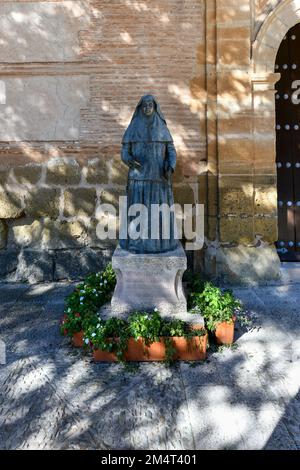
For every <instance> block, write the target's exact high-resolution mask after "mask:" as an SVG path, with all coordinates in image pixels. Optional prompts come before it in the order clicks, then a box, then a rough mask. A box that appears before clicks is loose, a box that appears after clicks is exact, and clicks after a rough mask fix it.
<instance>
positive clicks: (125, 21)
mask: <svg viewBox="0 0 300 470" xmlns="http://www.w3.org/2000/svg"><path fill="white" fill-rule="evenodd" d="M74 5H75V4H74V2H64V6H63V7H62V6H61V5H55V4H51V5H35V6H34V10H33V12H31V10H30V8H33V6H32V4H27V5H26V4H22V5H18V6H10V5H8V4H6V5H5V6H1V7H0V11H1V9H2V11H3V15H2V16H1V21H2V22H3V29H2V30H3V31H5V30H7V33H8V34H7V35H6V36H5V37H4V38H3V39H2V42H3V50H2V52H0V60H5V54H7V53H8V52H9V54H10V57H12V56H14V57H15V59H14V62H22V61H29V60H30V61H36V60H37V59H38V60H39V61H40V62H41V63H45V62H55V61H57V62H62V61H65V63H67V62H70V61H77V60H78V58H79V56H78V54H79V52H78V51H79V49H78V50H77V48H80V61H86V62H88V63H91V62H92V63H93V64H94V65H97V67H99V71H100V73H92V74H91V75H90V76H89V77H86V76H77V75H76V76H67V75H65V76H59V77H56V76H50V77H45V76H39V77H30V78H29V77H23V78H21V77H18V78H4V79H3V81H4V82H5V84H6V97H5V99H6V104H2V105H0V106H1V107H2V110H3V113H2V123H1V126H0V127H1V131H0V133H1V132H2V140H3V142H2V144H0V146H1V148H0V159H1V161H0V248H2V250H1V251H0V254H1V256H4V259H6V260H8V259H11V256H10V254H9V253H8V251H10V250H12V252H14V253H16V251H14V250H15V249H18V250H20V249H21V250H25V251H26V250H32V252H33V253H34V252H38V251H39V250H44V251H45V256H48V254H49V253H50V254H52V251H51V250H53V252H55V256H58V257H60V251H59V250H66V251H68V250H69V251H70V252H71V249H77V248H78V249H91V250H93V249H95V250H98V249H99V250H101V249H104V250H105V249H111V248H112V246H106V245H105V246H103V245H101V244H99V241H97V240H95V224H96V220H95V219H96V212H97V207H98V205H99V203H100V202H110V201H115V200H116V199H117V198H118V195H119V194H122V192H123V191H124V187H125V184H126V173H127V171H126V168H125V167H124V165H123V164H122V163H121V162H120V146H121V138H122V135H123V133H124V130H125V128H126V127H127V126H128V123H129V120H130V118H131V116H132V113H133V110H134V108H135V106H136V104H137V102H138V100H139V98H140V96H141V95H143V94H144V93H146V92H152V93H154V94H155V95H156V96H157V98H158V100H159V102H160V104H161V107H162V110H163V112H164V114H165V116H166V119H167V121H168V126H169V128H170V131H171V133H172V135H173V136H174V139H175V145H176V148H177V151H178V157H179V158H178V170H177V175H176V176H175V183H176V184H177V185H178V188H177V194H178V197H179V199H180V198H181V200H178V202H183V203H187V202H189V203H190V202H195V201H198V202H203V203H206V199H205V197H206V196H203V195H200V196H199V194H200V192H201V190H202V189H201V187H200V188H199V187H198V186H195V188H196V189H195V190H194V191H190V193H191V194H192V195H190V194H188V195H186V193H187V191H186V188H187V186H188V183H189V182H192V183H195V184H196V185H198V184H199V180H198V175H199V173H200V170H201V168H200V162H201V161H204V160H205V159H206V141H207V138H208V139H214V137H215V136H213V135H208V136H206V122H205V119H206V91H205V83H206V77H205V60H206V58H205V43H204V24H205V10H204V3H203V2H198V1H197V2H196V3H194V2H182V1H181V0H180V1H179V0H176V1H174V0H172V1H171V0H168V1H166V2H164V3H163V4H161V2H158V1H153V2H151V5H150V4H149V3H147V2H143V1H138V0H137V1H130V0H123V1H121V0H120V1H118V2H102V1H99V0H93V1H92V2H90V8H88V7H87V4H86V2H81V1H80V2H76V8H74ZM60 8H63V10H62V11H61V10H60ZM59 13H61V14H59ZM226 15H227V18H226V19H227V20H228V21H229V20H234V19H235V17H236V15H237V11H236V9H234V8H231V7H228V8H227V9H226ZM58 23H59V24H58ZM87 24H88V28H87ZM201 24H202V25H203V28H202V29H201V28H199V25H201ZM24 25H26V28H23V26H24ZM58 26H59V28H58ZM79 26H80V28H79ZM78 29H80V33H79V41H78ZM61 31H62V32H63V33H62V34H63V37H62V38H61V37H60V36H59V35H60V32H61ZM55 34H57V35H58V36H57V38H59V41H58V40H55V41H52V39H53V36H54V35H55ZM16 38H17V41H16ZM38 38H39V39H40V40H38ZM57 38H56V39H57ZM74 38H75V39H74ZM33 43H34V44H35V46H34V48H32V47H31V45H32V44H33ZM16 44H17V46H16ZM61 44H64V46H63V47H62V46H61ZM116 45H117V46H118V47H116ZM229 46H230V47H229ZM237 48H238V46H237V45H236V44H232V45H228V48H227V49H226V51H225V52H224V57H223V59H221V60H224V61H225V62H226V63H230V62H232V63H233V65H234V60H235V56H236V54H237V52H238V51H237ZM14 51H15V52H14ZM1 54H2V59H1ZM30 54H34V57H33V56H31V55H30ZM208 54H211V52H210V51H208ZM207 59H208V61H209V62H210V63H211V62H212V63H213V59H214V58H213V57H207ZM83 68H84V67H83ZM233 69H234V66H233ZM49 70H50V69H49ZM53 70H54V69H52V73H54V72H53ZM14 99H15V101H14ZM264 99H268V98H264ZM218 100H219V111H220V117H221V118H222V119H221V120H220V129H219V132H220V134H219V139H220V146H222V147H223V148H226V149H227V154H228V161H229V162H233V163H234V164H236V162H238V161H239V160H243V158H244V156H245V155H244V152H245V145H244V144H243V145H241V140H240V139H241V133H240V132H242V137H243V139H244V140H243V142H246V143H247V142H248V143H250V139H251V138H252V137H251V136H250V130H249V128H250V120H249V118H248V116H247V113H246V115H245V109H246V110H249V109H250V108H251V99H250V83H249V77H248V75H247V74H245V73H243V72H241V71H235V70H233V71H232V72H231V73H230V74H228V80H224V82H222V83H220V89H219V98H218ZM3 116H5V118H4V117H3ZM237 126H239V127H238V129H239V131H237ZM4 137H5V138H4ZM17 141H19V142H17ZM25 141H26V142H25ZM246 147H247V146H246ZM14 162H16V163H14ZM25 163H26V164H27V166H25ZM13 165H14V167H13V168H11V166H13ZM184 176H190V178H189V179H185V180H184V179H183V178H184ZM274 181H275V180H271V178H270V181H269V183H266V182H265V181H264V182H261V181H253V180H250V181H249V180H245V181H243V180H241V178H240V177H232V178H228V179H227V180H226V178H223V179H222V183H221V185H222V187H221V189H220V201H221V203H220V204H221V220H220V227H219V228H218V229H217V230H210V233H208V239H209V240H211V241H213V242H214V241H215V240H216V239H217V237H220V241H221V243H222V244H224V246H226V247H227V246H229V247H231V246H234V247H235V246H239V245H240V244H243V245H246V246H251V247H252V246H258V245H260V244H261V243H262V242H264V243H273V242H274V241H275V240H276V236H275V235H274V233H275V232H276V230H277V222H276V201H275V199H276V194H275V192H274V184H275V183H274ZM200 185H201V183H200ZM204 192H205V191H203V193H204ZM185 198H187V199H188V200H185ZM199 198H200V199H201V198H202V199H201V200H200V201H199ZM214 211H215V207H209V208H208V210H207V215H208V216H211V218H215V212H214ZM254 215H255V217H256V218H255V220H254V219H253V216H254ZM208 231H209V230H207V232H208ZM219 232H220V233H219ZM270 232H271V233H270ZM3 248H7V250H3ZM61 253H62V252H61ZM7 256H9V258H7ZM32 256H33V255H32ZM71 256H72V255H71V254H70V257H71ZM14 257H15V258H16V255H15V254H14ZM51 259H52V258H51ZM6 263H8V261H6ZM8 264H10V262H9V263H8ZM50 264H51V266H53V263H52V261H51V263H50ZM13 265H14V264H13ZM14 266H15V265H14ZM14 269H15V268H14ZM51 269H52V268H51ZM91 269H93V268H92V267H91ZM9 272H10V271H9V270H8V271H7V273H8V275H9ZM21 277H22V276H21ZM24 277H26V276H23V277H22V279H23V278H24ZM54 278H55V279H57V278H56V277H55V276H54ZM38 279H40V276H38ZM47 279H48V277H47ZM49 280H50V279H49Z"/></svg>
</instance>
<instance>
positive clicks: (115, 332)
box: [84, 310, 206, 364]
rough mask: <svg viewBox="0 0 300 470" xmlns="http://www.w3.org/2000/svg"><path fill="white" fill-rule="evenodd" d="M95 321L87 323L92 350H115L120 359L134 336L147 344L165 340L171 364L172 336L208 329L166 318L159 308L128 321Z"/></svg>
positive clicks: (87, 341)
mask: <svg viewBox="0 0 300 470" xmlns="http://www.w3.org/2000/svg"><path fill="white" fill-rule="evenodd" d="M90 320H92V321H93V323H92V324H86V325H85V329H84V343H85V345H86V346H88V347H91V348H92V349H100V350H102V351H107V352H111V353H115V354H116V357H117V359H118V360H119V361H124V354H125V352H126V351H127V349H128V341H129V339H130V338H133V339H134V340H135V341H138V340H139V339H140V338H141V339H143V340H144V342H145V345H146V346H150V345H151V344H153V343H155V342H159V341H164V344H165V349H166V358H165V362H167V363H169V364H170V363H171V362H173V360H174V357H175V352H176V350H175V348H174V345H173V342H172V337H175V336H183V337H185V338H186V339H192V338H193V337H197V336H198V337H199V336H204V335H206V330H204V329H201V330H193V329H191V326H190V325H189V324H188V323H187V322H184V321H181V320H173V321H170V320H166V319H163V318H162V317H161V316H160V314H159V312H158V311H156V310H155V311H153V312H134V313H132V314H131V315H130V316H129V317H128V319H127V320H122V319H118V318H110V319H108V320H101V319H98V321H97V322H96V323H95V318H94V317H93V318H90Z"/></svg>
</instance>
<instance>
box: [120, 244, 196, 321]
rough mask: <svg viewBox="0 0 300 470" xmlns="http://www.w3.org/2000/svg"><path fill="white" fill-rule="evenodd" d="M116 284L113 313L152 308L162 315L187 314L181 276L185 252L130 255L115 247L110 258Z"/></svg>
mask: <svg viewBox="0 0 300 470" xmlns="http://www.w3.org/2000/svg"><path fill="white" fill-rule="evenodd" d="M112 266H113V269H114V270H115V272H116V275H117V286H116V289H115V292H114V295H113V298H112V301H111V307H112V312H113V314H127V313H130V312H132V311H134V310H139V311H141V310H153V309H154V308H155V307H156V308H157V309H158V310H159V312H160V313H161V314H162V316H170V315H171V316H173V315H179V316H180V318H181V317H184V316H185V315H186V313H187V304H186V297H185V295H184V292H183V288H182V276H183V273H184V272H185V270H186V268H187V259H186V254H185V252H184V250H183V248H182V246H180V248H178V249H177V250H174V251H171V252H167V253H159V254H132V253H129V252H128V251H125V250H122V249H121V248H120V247H118V248H117V249H116V250H115V252H114V255H113V258H112Z"/></svg>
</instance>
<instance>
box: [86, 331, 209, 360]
mask: <svg viewBox="0 0 300 470" xmlns="http://www.w3.org/2000/svg"><path fill="white" fill-rule="evenodd" d="M166 344H167V345H170V346H171V347H172V352H171V357H169V359H170V360H171V361H175V360H180V361H203V360H205V359H206V345H207V334H204V335H203V336H195V337H194V338H191V339H186V338H184V337H176V336H174V337H171V336H164V337H160V338H159V341H155V342H154V343H151V344H149V345H147V344H146V342H145V340H144V339H143V338H139V339H138V340H135V339H133V338H129V340H128V343H127V350H126V352H125V353H124V359H125V361H128V362H162V361H166V359H167V354H168V349H167V348H168V346H166ZM93 357H94V361H96V362H116V361H117V360H118V358H117V356H116V354H115V353H109V352H107V351H102V350H101V349H94V351H93Z"/></svg>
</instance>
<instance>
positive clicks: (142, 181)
mask: <svg viewBox="0 0 300 470" xmlns="http://www.w3.org/2000/svg"><path fill="white" fill-rule="evenodd" d="M122 161H123V162H124V163H125V164H126V165H127V166H128V167H129V172H128V183H127V207H128V210H129V209H130V207H131V206H132V205H134V204H143V205H144V206H145V207H146V208H147V210H148V222H147V223H148V228H149V231H148V237H139V238H138V239H133V238H131V237H130V236H129V237H127V238H126V239H125V238H124V239H120V246H121V248H123V249H125V250H127V251H129V252H131V253H163V252H168V251H173V250H175V249H177V248H178V246H179V241H178V239H177V237H176V221H175V214H174V212H173V211H169V214H168V216H167V217H168V219H169V220H167V221H166V220H165V219H164V218H166V216H165V214H164V215H163V216H162V215H161V213H160V221H159V222H160V228H159V231H158V236H155V237H153V236H151V235H152V233H153V232H151V227H150V225H151V218H152V219H153V217H151V215H153V214H154V207H155V210H157V206H158V205H159V206H161V205H166V206H167V207H169V208H170V207H172V206H173V204H174V199H173V192H172V184H171V176H172V173H173V172H174V170H175V166H176V150H175V147H174V144H173V139H172V137H171V134H170V132H169V129H168V128H167V124H166V120H165V118H164V116H163V114H162V112H161V110H160V107H159V104H158V102H157V100H156V99H155V98H154V96H152V95H145V96H143V97H142V98H141V100H140V101H139V103H138V105H137V107H136V110H135V112H134V114H133V117H132V120H131V123H130V124H129V127H128V128H127V130H126V132H125V134H124V137H123V141H122ZM163 219H164V220H163ZM132 220H133V217H132V216H131V215H128V212H127V223H128V227H129V226H130V223H131V222H132ZM165 222H167V225H168V226H169V236H168V237H165V235H164V233H163V230H162V224H163V223H165Z"/></svg>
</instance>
